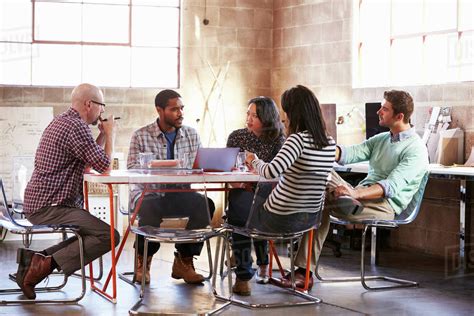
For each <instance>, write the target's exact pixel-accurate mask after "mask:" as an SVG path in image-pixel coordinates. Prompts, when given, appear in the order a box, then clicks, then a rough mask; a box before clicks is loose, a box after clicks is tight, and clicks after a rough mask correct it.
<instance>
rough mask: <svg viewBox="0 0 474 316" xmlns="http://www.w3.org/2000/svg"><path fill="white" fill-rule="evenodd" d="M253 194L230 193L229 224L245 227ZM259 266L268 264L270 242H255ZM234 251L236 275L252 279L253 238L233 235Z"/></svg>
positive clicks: (237, 191) (242, 191)
mask: <svg viewBox="0 0 474 316" xmlns="http://www.w3.org/2000/svg"><path fill="white" fill-rule="evenodd" d="M253 196H254V193H253V192H249V191H246V190H244V189H233V190H231V191H230V193H229V209H228V210H227V217H228V222H229V224H231V225H234V226H242V227H243V226H245V223H246V222H247V219H248V216H249V214H250V208H251V206H252V201H253ZM253 246H254V249H255V254H256V256H257V265H259V266H261V265H267V264H268V242H267V241H266V240H255V239H254V240H253ZM232 251H233V254H234V258H235V261H236V264H237V268H236V273H237V275H239V276H242V278H249V279H250V278H252V276H253V274H254V273H255V271H254V269H252V262H253V260H252V256H251V238H249V237H247V236H243V235H240V234H235V233H234V234H232ZM249 276H250V277H249Z"/></svg>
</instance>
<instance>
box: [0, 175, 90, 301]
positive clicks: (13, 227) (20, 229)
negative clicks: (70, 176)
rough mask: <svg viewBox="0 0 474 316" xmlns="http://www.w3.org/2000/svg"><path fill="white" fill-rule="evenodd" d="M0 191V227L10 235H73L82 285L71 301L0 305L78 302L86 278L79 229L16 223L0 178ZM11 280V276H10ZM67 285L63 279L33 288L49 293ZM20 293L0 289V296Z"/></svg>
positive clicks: (66, 226) (15, 290) (83, 292)
mask: <svg viewBox="0 0 474 316" xmlns="http://www.w3.org/2000/svg"><path fill="white" fill-rule="evenodd" d="M0 187H1V188H0V191H1V194H2V196H1V197H0V198H2V199H3V200H4V203H5V211H4V212H2V213H3V214H2V217H1V218H0V225H1V226H2V227H3V228H4V229H6V230H8V231H9V232H10V233H12V234H19V235H22V236H32V235H34V234H61V235H63V236H64V234H67V233H71V234H74V235H75V236H76V238H77V240H78V244H79V258H80V262H81V283H82V290H81V293H80V294H79V296H77V297H74V298H71V299H57V300H49V299H43V300H37V299H21V300H18V299H17V300H3V299H2V300H0V305H10V304H41V303H48V304H50V303H61V304H64V303H77V302H79V301H80V300H81V299H82V298H83V297H84V295H85V293H86V277H85V268H84V263H85V259H84V244H83V240H82V236H81V235H80V234H79V227H77V226H74V225H32V224H31V223H29V222H28V221H27V220H22V222H21V223H20V222H18V221H16V220H15V219H14V218H13V217H12V212H13V211H12V210H10V208H9V206H8V204H7V198H6V195H5V190H4V187H3V180H2V179H1V178H0ZM10 278H11V276H10ZM15 280H16V278H15ZM66 283H67V277H66V276H65V277H64V280H63V283H62V284H60V285H58V286H46V287H38V288H35V291H37V292H50V291H58V290H60V289H62V288H63V287H64V286H65V285H66ZM16 293H22V290H21V289H19V288H8V289H0V295H6V294H16Z"/></svg>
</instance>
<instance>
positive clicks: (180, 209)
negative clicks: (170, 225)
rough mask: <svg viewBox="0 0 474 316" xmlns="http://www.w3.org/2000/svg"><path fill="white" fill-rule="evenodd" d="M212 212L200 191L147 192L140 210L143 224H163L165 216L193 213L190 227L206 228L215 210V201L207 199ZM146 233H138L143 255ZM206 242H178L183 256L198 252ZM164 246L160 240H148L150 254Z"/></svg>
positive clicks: (188, 215) (140, 249)
mask: <svg viewBox="0 0 474 316" xmlns="http://www.w3.org/2000/svg"><path fill="white" fill-rule="evenodd" d="M207 204H208V205H209V215H208V214H206V213H207V212H208V209H207V205H206V200H205V197H204V195H202V194H199V193H197V192H170V193H165V194H158V195H146V196H145V197H144V199H143V203H142V205H141V207H140V211H139V219H138V225H139V226H154V227H159V226H160V223H161V222H162V218H164V217H189V221H188V224H187V226H186V229H198V228H204V227H206V226H208V225H209V224H210V219H211V218H212V216H213V214H214V210H215V206H214V202H213V201H212V200H211V199H209V198H208V199H207ZM144 244H145V240H144V238H143V236H140V235H138V236H137V247H138V249H137V250H138V254H139V255H141V256H143V250H144V249H145V245H144ZM203 245H204V244H203V243H202V242H200V243H192V244H175V248H176V250H177V251H178V252H179V253H180V255H181V256H182V257H185V258H187V257H192V256H198V255H199V254H200V253H201V250H202V247H203ZM159 249H160V243H157V242H151V243H148V256H153V255H154V254H155V253H157V252H158V250H159Z"/></svg>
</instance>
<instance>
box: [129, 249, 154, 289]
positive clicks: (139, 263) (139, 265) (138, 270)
mask: <svg viewBox="0 0 474 316" xmlns="http://www.w3.org/2000/svg"><path fill="white" fill-rule="evenodd" d="M143 259H144V258H143V256H141V255H137V266H136V267H135V277H134V282H135V283H142V276H143V273H142V272H143ZM152 259H153V256H147V258H146V272H145V284H150V268H151V260H152Z"/></svg>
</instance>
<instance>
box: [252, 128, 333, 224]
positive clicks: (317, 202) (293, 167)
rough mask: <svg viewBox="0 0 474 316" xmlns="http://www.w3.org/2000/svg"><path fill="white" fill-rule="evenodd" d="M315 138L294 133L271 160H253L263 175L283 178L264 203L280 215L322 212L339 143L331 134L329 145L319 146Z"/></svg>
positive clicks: (270, 177) (269, 209)
mask: <svg viewBox="0 0 474 316" xmlns="http://www.w3.org/2000/svg"><path fill="white" fill-rule="evenodd" d="M312 140H313V138H312V136H311V135H310V134H309V133H307V132H299V133H295V134H291V135H290V136H289V137H288V138H287V140H286V142H285V143H284V144H283V147H282V148H281V150H280V151H279V152H278V154H277V155H276V156H275V158H274V159H273V160H272V161H271V162H269V163H265V162H264V161H263V160H260V159H255V160H253V161H252V165H253V167H254V168H255V169H256V170H257V171H258V173H259V174H260V175H261V176H263V177H265V178H267V179H272V178H277V177H279V181H278V184H277V186H276V188H275V189H274V190H273V191H272V193H271V194H270V196H269V197H268V199H267V200H266V202H265V204H264V207H265V209H266V210H267V211H269V212H272V213H276V214H279V215H289V214H294V213H299V212H308V213H315V212H318V211H320V209H321V205H322V203H324V191H325V189H326V183H327V180H328V176H329V172H330V171H331V169H332V168H333V163H334V158H335V154H336V144H335V142H334V140H333V139H332V138H330V137H329V141H330V145H329V146H326V147H324V148H322V149H316V148H315V147H314V145H313V141H312Z"/></svg>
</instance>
